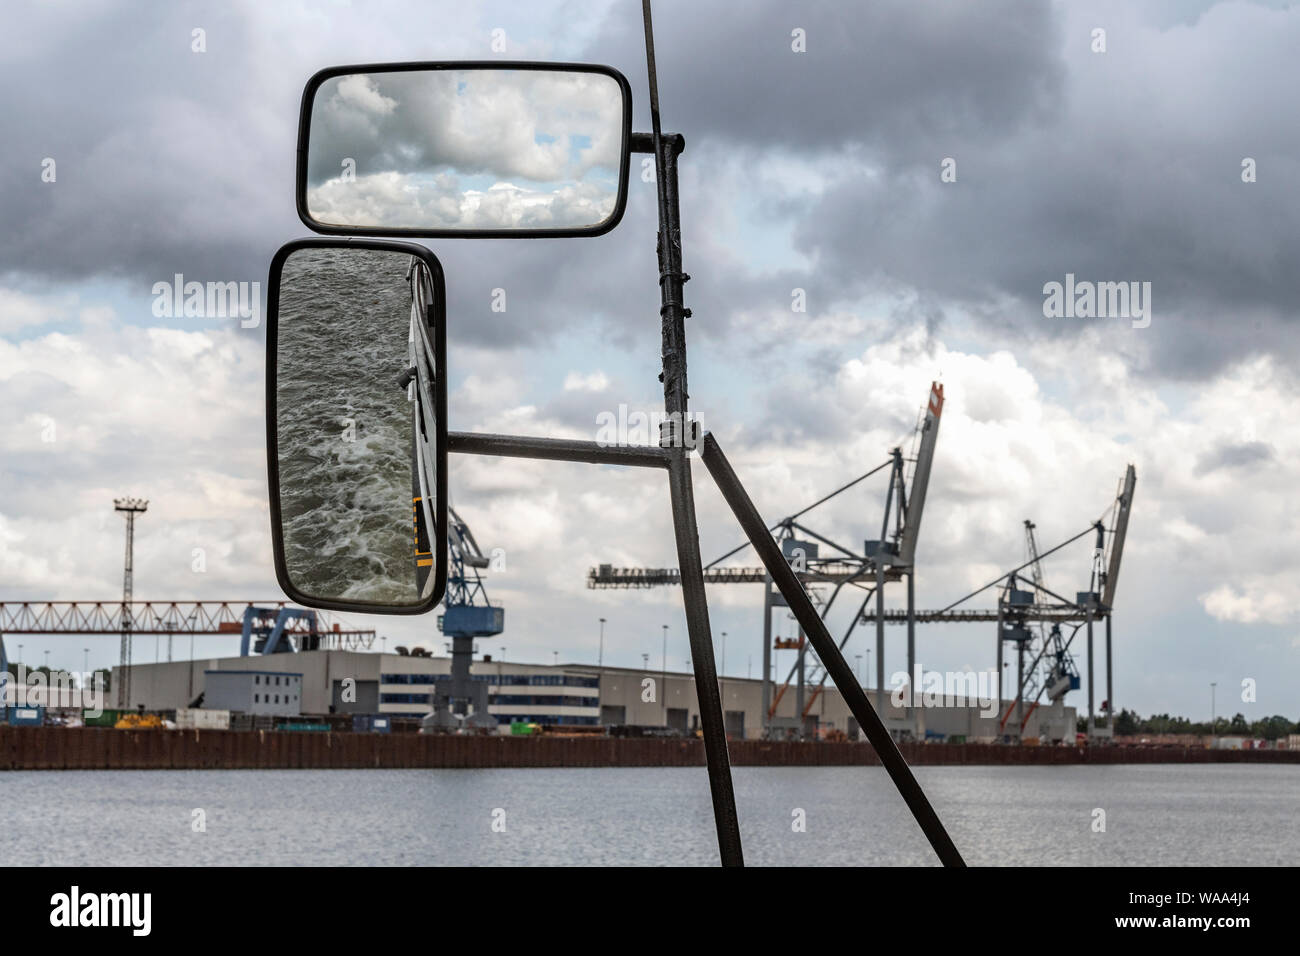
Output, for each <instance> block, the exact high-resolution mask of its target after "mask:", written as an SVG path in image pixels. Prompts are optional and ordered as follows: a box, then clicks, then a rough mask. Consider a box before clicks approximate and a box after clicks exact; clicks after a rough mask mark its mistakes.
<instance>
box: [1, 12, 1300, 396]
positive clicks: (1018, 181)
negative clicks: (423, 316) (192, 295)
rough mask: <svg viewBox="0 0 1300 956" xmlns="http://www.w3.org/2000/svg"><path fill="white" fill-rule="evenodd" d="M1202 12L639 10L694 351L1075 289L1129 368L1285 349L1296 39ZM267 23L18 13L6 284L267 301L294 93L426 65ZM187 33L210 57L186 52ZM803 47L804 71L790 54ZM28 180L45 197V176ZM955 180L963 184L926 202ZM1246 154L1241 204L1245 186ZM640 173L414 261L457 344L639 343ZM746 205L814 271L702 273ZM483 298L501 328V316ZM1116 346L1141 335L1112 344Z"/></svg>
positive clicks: (1033, 330)
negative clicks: (678, 147) (684, 145)
mask: <svg viewBox="0 0 1300 956" xmlns="http://www.w3.org/2000/svg"><path fill="white" fill-rule="evenodd" d="M442 9H444V11H459V12H458V14H457V16H456V18H454V20H452V21H450V22H453V23H454V29H452V28H450V27H449V30H450V33H449V34H448V35H452V34H456V35H459V34H461V33H464V34H474V33H476V32H482V31H483V24H484V22H485V21H484V20H483V17H484V16H489V17H496V18H497V19H498V20H500V21H501V22H503V23H506V24H507V25H509V24H510V23H511V22H513V21H512V20H511V15H510V14H509V12H508V11H509V10H510V9H511V8H510V7H508V6H501V7H495V8H490V9H491V12H489V13H482V14H480V11H479V10H478V9H475V10H474V11H472V12H470V11H466V10H465V9H464V8H463V7H460V6H457V5H454V4H453V5H448V6H446V7H445V8H442ZM376 10H377V11H379V13H376V12H375V11H376ZM1198 10H1201V13H1200V15H1199V16H1198V17H1194V18H1191V21H1190V22H1188V21H1187V18H1186V17H1183V16H1181V15H1179V16H1174V15H1173V14H1172V13H1170V12H1168V11H1166V12H1164V13H1162V14H1161V17H1163V18H1164V21H1166V22H1165V23H1162V24H1161V26H1167V24H1168V23H1169V22H1173V21H1175V20H1182V21H1184V22H1185V23H1187V25H1185V26H1180V27H1178V28H1177V29H1171V30H1166V32H1163V33H1162V32H1159V30H1158V29H1156V28H1154V27H1152V26H1151V23H1150V22H1149V21H1151V20H1152V17H1150V16H1146V17H1145V18H1143V17H1140V16H1139V15H1138V14H1132V16H1131V17H1130V13H1131V10H1130V8H1128V7H1127V6H1125V5H1118V6H1114V5H1111V6H1107V5H1102V6H1101V7H1099V8H1097V11H1096V16H1098V17H1101V18H1103V19H1104V20H1105V21H1106V22H1107V23H1108V24H1109V25H1110V44H1111V49H1110V51H1109V52H1107V53H1106V54H1104V55H1094V54H1091V53H1090V52H1089V51H1088V23H1091V21H1088V23H1085V22H1083V21H1081V20H1080V19H1079V16H1077V15H1076V14H1075V11H1074V8H1072V7H1070V6H1069V5H1067V4H1055V5H1053V4H1041V3H1019V2H997V3H981V4H919V3H912V2H904V0H890V2H879V3H872V4H866V5H862V4H844V3H832V2H823V3H810V4H804V5H799V6H792V5H790V4H787V3H782V2H777V0H760V2H754V3H747V4H743V5H734V6H731V7H729V8H727V9H726V11H725V12H722V11H721V10H720V9H719V8H718V7H716V6H710V5H706V4H698V3H685V2H668V0H660V3H658V4H657V6H656V18H657V19H656V26H657V31H658V47H657V49H658V55H659V66H660V88H661V94H662V103H663V110H664V117H665V123H666V125H667V126H668V127H669V128H670V129H678V130H681V131H683V132H684V133H685V134H686V135H687V140H688V150H687V154H686V156H685V158H684V160H683V163H684V168H683V179H684V182H685V183H688V184H689V185H690V186H691V189H692V190H693V191H691V192H687V193H686V194H685V195H686V209H685V210H684V213H685V220H686V221H685V223H684V234H685V237H686V240H687V242H688V246H687V250H686V251H687V256H686V258H687V269H688V271H690V272H691V273H692V274H693V275H694V276H695V281H694V282H693V283H692V284H691V285H690V286H689V287H688V290H687V291H688V304H690V305H691V307H692V308H693V309H694V310H695V312H696V316H697V320H696V321H695V322H694V324H693V326H692V330H691V331H692V336H693V337H703V338H713V339H716V340H719V341H727V340H734V338H735V332H736V328H737V325H736V317H737V316H738V315H742V314H744V313H746V312H751V311H762V310H764V309H773V308H779V307H781V305H785V306H786V308H788V303H789V296H790V290H791V289H792V288H793V287H795V286H800V287H804V288H806V289H807V290H808V294H809V297H810V299H814V300H815V301H817V303H818V308H817V309H816V310H810V317H809V326H810V329H814V327H815V325H816V323H817V322H818V321H819V320H820V316H821V315H822V314H824V313H825V312H826V311H828V310H830V309H833V308H846V309H851V308H854V307H857V306H858V305H859V303H860V300H861V297H863V296H864V295H869V294H873V293H879V292H881V291H882V290H887V291H898V292H900V293H906V294H910V295H911V296H912V297H913V298H914V299H915V300H916V302H917V305H916V310H917V313H918V314H927V315H930V316H936V315H940V314H943V313H951V312H953V311H959V312H962V313H965V314H970V315H974V316H975V317H976V321H977V322H978V323H980V324H982V325H983V326H984V327H986V328H988V329H989V330H990V331H992V332H994V333H996V334H997V335H1003V336H1004V335H1007V334H1012V335H1015V336H1020V337H1024V336H1029V337H1051V336H1057V335H1067V336H1068V335H1071V334H1072V333H1073V332H1074V331H1075V330H1076V329H1077V328H1079V327H1081V323H1077V322H1076V323H1075V324H1071V321H1070V320H1047V319H1044V318H1043V316H1042V299H1043V293H1042V287H1043V284H1044V283H1046V282H1050V281H1061V280H1062V279H1064V277H1065V275H1066V274H1067V273H1073V274H1075V275H1076V276H1077V277H1078V278H1080V279H1087V280H1092V281H1124V280H1134V281H1149V282H1151V283H1152V291H1153V299H1154V303H1153V305H1154V318H1153V321H1152V325H1151V328H1150V329H1147V330H1141V332H1140V334H1141V335H1143V336H1144V338H1143V339H1141V340H1140V341H1142V342H1143V343H1147V344H1150V345H1152V346H1153V347H1152V348H1151V349H1150V354H1151V359H1150V361H1151V362H1152V363H1153V364H1154V366H1155V368H1156V370H1157V371H1160V372H1163V373H1165V374H1171V375H1176V376H1202V375H1207V374H1210V373H1212V372H1214V371H1215V370H1216V369H1218V368H1219V367H1221V365H1222V363H1224V362H1227V361H1230V360H1232V359H1233V358H1236V357H1239V356H1241V355H1244V354H1248V353H1250V352H1258V351H1276V352H1281V353H1283V354H1287V355H1290V354H1292V353H1293V351H1294V345H1293V344H1292V340H1293V339H1294V336H1293V335H1292V334H1291V332H1292V330H1293V328H1294V326H1293V325H1292V324H1291V323H1290V317H1291V316H1292V314H1293V312H1294V307H1293V303H1294V302H1295V301H1296V300H1297V298H1298V297H1300V272H1298V271H1297V270H1295V269H1293V268H1292V264H1293V263H1294V261H1295V260H1296V258H1297V256H1298V255H1300V236H1298V235H1297V231H1296V229H1295V224H1296V222H1297V219H1298V218H1300V190H1296V189H1295V188H1294V186H1295V175H1294V173H1295V170H1296V169H1297V166H1296V161H1295V159H1294V157H1295V156H1296V155H1297V154H1298V153H1300V130H1297V128H1296V127H1295V124H1294V123H1293V122H1291V115H1290V114H1291V109H1290V102H1289V99H1288V97H1289V90H1290V88H1291V85H1292V84H1291V82H1290V80H1291V78H1292V77H1293V76H1294V69H1293V66H1292V53H1291V51H1292V50H1293V48H1294V45H1295V43H1296V42H1297V39H1298V35H1300V14H1297V13H1285V12H1276V11H1269V10H1264V9H1261V8H1256V7H1253V6H1251V5H1247V4H1235V5H1230V6H1226V7H1225V6H1222V5H1220V6H1214V7H1212V8H1208V9H1206V8H1205V5H1204V4H1201V6H1200V7H1198ZM396 11H397V8H396V7H395V6H394V5H393V4H380V5H378V6H377V7H374V8H371V9H370V12H369V13H367V14H366V16H367V17H369V18H370V19H374V18H375V17H377V16H381V14H382V15H383V16H387V17H388V18H389V19H393V18H395V17H396V16H397V12H396ZM262 15H264V11H262V10H261V9H260V8H254V7H239V6H229V7H227V6H221V5H200V4H168V5H150V6H147V7H132V6H107V5H105V6H101V7H93V6H92V7H86V8H80V9H79V13H78V16H77V17H70V16H67V15H66V10H64V9H62V8H59V7H38V6H28V7H26V8H24V9H23V10H22V12H21V14H20V15H18V16H15V17H13V18H12V22H11V24H10V28H9V31H8V36H7V38H6V39H5V40H4V41H3V46H2V47H0V49H3V50H4V52H5V56H4V57H2V58H0V81H3V82H4V83H5V85H6V88H7V89H10V90H11V91H15V95H12V96H10V97H9V98H8V103H7V105H6V108H5V130H6V135H5V136H4V137H3V139H2V140H0V213H2V214H3V221H4V222H5V225H6V229H5V230H4V232H3V233H0V274H5V273H16V274H18V275H19V276H20V277H26V278H27V279H29V280H30V279H33V278H34V279H36V280H42V279H44V280H60V279H74V280H75V279H79V278H83V277H86V276H91V275H96V274H107V275H117V276H124V277H128V278H129V279H131V280H132V281H134V282H138V283H140V287H141V289H142V293H141V294H142V302H143V301H147V299H146V297H145V295H144V293H145V292H146V291H147V289H148V284H151V283H152V282H154V281H158V280H160V279H169V278H170V277H171V275H172V274H173V273H175V272H182V273H184V274H185V275H186V278H190V279H199V280H230V279H256V278H260V277H262V276H263V275H264V274H265V270H266V264H267V262H268V260H269V257H270V254H271V253H272V252H273V250H274V248H275V247H276V246H277V245H279V243H281V242H282V241H284V240H286V239H289V238H292V237H294V236H297V235H301V234H303V232H304V231H305V230H304V228H303V227H302V226H301V225H300V224H299V223H298V220H297V217H296V215H295V214H294V211H293V207H292V203H291V188H292V180H293V144H294V136H295V132H296V123H297V106H298V97H299V95H300V92H301V88H302V83H303V82H304V81H305V79H306V78H307V77H308V76H309V75H310V74H311V73H312V72H313V71H314V70H315V69H317V68H319V67H321V66H323V65H326V64H328V63H331V62H348V61H349V60H350V61H351V62H358V61H363V60H364V59H366V58H367V57H368V56H370V57H373V56H379V57H387V58H392V59H401V58H404V57H405V58H411V57H412V56H414V55H417V54H416V47H417V46H418V44H416V43H414V41H412V40H411V39H410V38H408V37H405V36H401V35H398V34H394V35H393V37H392V39H391V40H386V41H384V44H383V45H381V46H380V48H379V49H378V50H376V44H375V43H374V38H373V36H371V37H369V38H368V39H369V41H370V42H369V43H367V42H366V39H364V38H360V37H356V38H354V37H353V35H352V34H354V33H356V32H359V31H358V30H357V22H358V21H357V20H356V18H357V17H358V16H361V14H359V13H357V12H356V11H349V10H346V9H339V10H335V11H333V12H332V13H331V14H330V18H329V19H328V21H326V23H325V26H324V27H321V26H320V25H319V24H316V26H314V27H300V26H299V25H298V24H297V22H295V25H294V32H293V33H292V34H289V33H288V32H286V33H285V34H284V35H286V36H287V35H292V36H301V38H302V48H299V47H298V46H292V45H291V46H289V47H283V46H278V45H276V43H273V42H271V41H270V40H268V39H267V37H266V36H263V35H261V33H260V32H259V31H264V30H265V24H264V23H263V22H262V21H260V20H259V16H262ZM563 16H564V15H563V14H562V13H560V12H557V13H555V14H554V15H553V19H554V20H555V22H556V23H557V26H556V27H555V29H556V30H557V31H558V30H560V29H561V26H559V25H558V24H560V23H562V22H563ZM1088 16H1089V17H1092V16H1093V11H1091V10H1090V11H1089V14H1088ZM349 18H353V19H351V20H350V19H349ZM381 19H382V17H381ZM1155 19H1160V17H1156V18H1155ZM394 22H395V21H394ZM542 22H544V18H543V21H542ZM197 24H201V25H202V26H203V28H204V29H205V30H206V31H207V37H208V52H206V53H204V54H195V53H192V52H191V50H190V42H191V41H190V31H191V29H192V28H193V27H194V26H195V25H197ZM796 28H797V29H801V30H803V31H805V35H806V43H807V52H805V53H795V52H793V51H792V50H791V42H792V38H791V32H792V31H793V30H795V29H796ZM379 32H383V31H379ZM595 37H596V38H595V39H594V40H592V41H591V42H590V44H589V45H588V47H587V53H586V56H585V57H583V58H585V59H588V60H592V61H597V62H607V63H610V64H612V65H614V66H616V67H618V68H619V69H621V70H623V71H624V72H625V73H627V74H628V76H629V79H630V80H631V82H632V86H633V91H634V99H635V101H636V104H637V107H636V113H637V118H636V127H637V128H638V129H645V128H647V127H648V114H647V111H646V109H645V101H646V97H645V71H644V64H643V59H644V48H643V46H642V42H643V41H642V36H641V32H640V18H639V15H638V11H637V9H636V8H635V5H615V6H613V7H611V8H610V10H609V12H608V14H607V15H606V16H605V20H604V23H603V26H602V27H601V29H600V30H598V31H597V33H596V34H595ZM426 46H427V45H426ZM308 49H309V52H308ZM451 53H452V48H450V47H447V48H446V49H443V48H442V47H435V48H431V49H429V50H428V51H427V52H425V53H424V54H423V55H426V56H438V55H443V56H447V55H451ZM47 156H49V157H53V158H54V159H56V161H57V162H58V182H57V183H56V184H45V183H42V182H41V181H40V164H41V161H42V159H43V158H44V157H47ZM949 156H951V157H953V158H955V159H956V160H957V171H958V181H957V182H956V183H953V184H943V183H940V181H939V164H940V162H941V160H943V159H944V158H945V157H949ZM1244 156H1251V157H1254V158H1255V159H1256V160H1257V162H1258V164H1259V181H1258V182H1257V183H1253V184H1244V183H1242V182H1241V181H1240V168H1239V165H1240V162H1241V159H1242V157H1244ZM774 157H776V158H782V157H784V158H786V159H789V160H790V163H791V165H790V166H789V167H788V168H790V169H793V170H795V171H794V172H791V173H789V175H790V176H798V175H799V174H798V172H797V170H798V169H799V168H800V167H799V165H798V164H800V163H805V164H808V168H809V169H812V168H816V169H817V170H818V173H817V175H818V176H819V177H822V178H823V179H824V180H825V191H824V192H821V193H820V194H819V193H818V191H817V190H813V191H812V192H805V191H802V190H801V186H802V185H803V184H801V183H799V182H786V183H778V184H777V185H778V186H783V187H784V188H785V190H786V194H785V195H781V193H782V189H781V188H778V189H776V190H772V191H771V192H772V194H773V195H772V197H771V198H759V197H764V196H766V195H767V192H768V191H765V190H764V189H763V188H762V187H763V181H762V180H761V178H760V177H758V175H757V174H753V175H749V174H747V173H746V172H745V170H746V169H747V168H749V169H752V168H754V167H756V166H757V165H758V164H759V163H760V162H763V161H766V160H770V159H772V158H774ZM633 173H634V175H633V182H632V184H631V185H632V192H633V197H632V201H631V203H630V206H629V212H628V215H627V217H626V219H625V221H624V224H623V225H622V226H621V227H620V229H619V230H617V231H615V232H614V233H611V234H609V235H607V236H605V237H602V238H600V239H596V240H576V241H560V240H555V241H542V242H517V241H501V242H492V243H466V242H437V243H430V245H431V246H432V247H433V248H434V249H435V251H436V252H437V253H438V255H439V256H440V257H441V258H442V259H443V261H444V264H445V265H446V267H447V274H448V288H449V295H450V311H449V315H450V317H451V321H450V328H451V334H452V337H453V339H459V340H463V341H471V342H475V343H477V344H480V345H484V346H488V347H496V348H501V349H517V348H525V347H530V346H532V345H533V344H536V343H538V342H553V341H554V337H555V336H556V335H559V334H561V333H562V332H563V330H565V329H566V328H570V327H572V324H573V322H574V321H575V320H580V321H586V322H590V321H591V320H593V319H594V320H595V321H596V322H597V323H598V324H599V326H600V327H601V328H602V329H603V332H602V333H601V334H604V335H607V336H609V337H610V338H611V339H612V340H613V341H615V342H619V341H623V339H624V338H625V339H626V341H627V342H628V343H629V344H630V343H631V341H632V340H633V339H636V340H638V341H639V340H641V339H643V338H645V337H647V336H649V337H653V335H654V333H655V329H656V327H657V322H656V321H655V320H656V316H655V315H654V306H655V303H656V300H657V296H656V290H655V285H654V275H653V269H654V266H653V263H654V259H653V256H654V248H653V243H654V228H655V226H654V209H653V186H651V185H650V184H647V183H644V182H641V181H640V180H639V177H638V176H637V175H636V173H637V164H636V163H634V164H633ZM810 175H811V174H810ZM691 177H694V179H692V178H691ZM744 203H749V204H751V205H753V206H755V207H756V208H757V210H758V216H759V218H758V221H757V222H755V223H754V225H753V228H752V229H750V230H749V232H750V233H751V235H752V236H753V237H754V241H756V242H765V241H767V239H766V237H767V236H768V235H769V234H770V235H772V236H781V237H785V239H786V240H788V242H789V243H790V245H791V247H792V249H793V250H794V251H795V253H796V254H798V255H800V256H801V257H802V258H803V259H804V260H805V261H806V262H808V263H811V265H810V266H807V267H805V266H803V265H800V264H796V263H790V264H787V265H783V266H779V267H766V268H750V267H748V266H747V265H746V263H745V262H744V261H743V255H740V254H738V253H737V252H736V251H735V250H729V249H726V248H723V247H721V246H710V241H717V240H716V239H715V237H714V236H713V235H711V233H712V232H713V231H714V230H713V227H714V226H715V224H716V220H715V219H714V218H713V214H714V213H715V212H719V211H725V210H727V209H728V208H729V207H731V206H734V205H736V204H744ZM497 288H503V289H505V290H506V294H507V297H508V303H509V305H508V308H507V310H506V311H505V312H504V313H502V312H494V311H492V309H491V304H492V290H493V289H497ZM642 302H644V303H646V304H647V305H646V307H641V306H640V305H639V303H642ZM632 303H638V305H637V306H636V307H635V308H633V307H632V305H631V304H632ZM1004 303H1010V306H1011V307H1010V309H1002V308H1000V306H1001V305H1002V304H1004ZM1093 321H1094V322H1097V321H1110V320H1093ZM1114 333H1115V335H1116V336H1126V337H1127V336H1136V335H1138V334H1139V331H1138V330H1131V329H1129V328H1128V326H1127V324H1126V323H1124V322H1122V321H1116V322H1115V323H1114ZM814 334H815V331H814ZM1128 341H1132V340H1128ZM745 346H746V343H745V342H744V341H741V342H738V343H737V342H733V347H735V348H738V349H743V348H744V347H745Z"/></svg>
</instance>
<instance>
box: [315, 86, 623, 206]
mask: <svg viewBox="0 0 1300 956" xmlns="http://www.w3.org/2000/svg"><path fill="white" fill-rule="evenodd" d="M622 136H623V93H622V87H621V86H620V85H619V83H618V82H617V81H616V80H615V79H614V78H612V77H610V76H606V75H604V74H600V73H569V72H561V71H550V70H437V71H410V72H397V73H367V74H362V73H354V74H349V75H346V76H338V77H332V78H330V79H328V80H326V81H325V82H324V83H322V84H321V86H320V88H319V89H318V90H317V91H316V96H315V100H314V103H313V107H312V116H311V133H310V158H309V162H308V173H307V175H308V184H307V208H308V210H309V211H310V213H311V215H312V216H313V217H314V218H315V219H317V220H318V221H320V222H324V223H329V224H334V225H351V226H392V227H402V228H416V227H426V228H440V229H441V228H445V229H456V228H462V229H527V228H538V229H543V228H579V227H587V226H595V225H598V224H600V223H603V222H604V221H605V220H607V219H608V218H609V217H610V215H611V214H612V213H613V211H614V205H615V202H616V199H617V196H618V187H619V176H620V173H621V165H622Z"/></svg>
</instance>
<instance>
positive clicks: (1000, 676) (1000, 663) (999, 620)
mask: <svg viewBox="0 0 1300 956" xmlns="http://www.w3.org/2000/svg"><path fill="white" fill-rule="evenodd" d="M997 658H998V712H999V713H1001V711H1002V598H1001V597H999V598H998V651H997Z"/></svg>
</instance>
